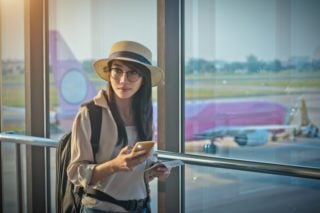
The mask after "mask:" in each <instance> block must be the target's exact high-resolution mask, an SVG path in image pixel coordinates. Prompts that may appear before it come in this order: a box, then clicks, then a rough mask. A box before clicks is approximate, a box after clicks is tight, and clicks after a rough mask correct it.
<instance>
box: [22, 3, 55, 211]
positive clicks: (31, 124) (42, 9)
mask: <svg viewBox="0 0 320 213" xmlns="http://www.w3.org/2000/svg"><path fill="white" fill-rule="evenodd" d="M47 1H48V0H26V1H25V72H26V74H25V79H26V80H25V92H26V94H25V96H26V98H25V100H26V105H25V107H26V133H27V134H28V135H31V136H40V137H45V136H47V133H48V129H47V128H48V127H47V125H46V123H47V117H48V115H46V112H47V106H48V104H47V100H48V95H49V94H48V91H47V89H45V88H46V84H48V79H47V76H46V72H47V70H46V67H47V64H48V59H47V49H48V48H47V42H46V41H47V39H46V36H47V34H46V33H45V32H46V31H47V23H46V22H47V12H46V11H47V9H46V8H47ZM26 152H27V153H26V156H27V159H26V160H27V161H26V162H27V164H26V166H27V181H26V183H27V209H28V212H32V213H34V212H41V213H43V212H47V211H48V209H47V207H48V205H47V199H46V198H47V193H46V192H47V189H48V186H47V181H46V175H45V172H46V168H45V167H46V166H45V164H46V159H45V149H44V147H34V146H27V147H26Z"/></svg>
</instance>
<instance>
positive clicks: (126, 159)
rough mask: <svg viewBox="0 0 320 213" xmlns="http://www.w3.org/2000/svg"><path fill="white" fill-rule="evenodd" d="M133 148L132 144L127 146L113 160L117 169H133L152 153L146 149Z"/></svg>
mask: <svg viewBox="0 0 320 213" xmlns="http://www.w3.org/2000/svg"><path fill="white" fill-rule="evenodd" d="M131 150H132V147H131V146H125V147H124V148H122V149H121V151H120V152H119V154H118V156H117V157H116V158H115V159H113V160H112V164H113V165H114V168H115V169H116V170H117V171H132V169H133V168H134V167H136V166H137V165H139V164H141V163H143V162H144V161H145V160H146V159H147V158H148V157H149V155H150V152H146V151H144V150H142V151H138V152H132V151H131Z"/></svg>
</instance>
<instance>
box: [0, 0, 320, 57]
mask: <svg viewBox="0 0 320 213" xmlns="http://www.w3.org/2000/svg"><path fill="white" fill-rule="evenodd" d="M0 1H1V13H0V15H1V36H2V37H1V54H2V58H3V59H6V58H23V54H24V51H23V45H24V43H23V41H24V39H23V32H24V29H23V27H24V25H23V21H24V20H23V14H24V13H23V0H0ZM156 7H157V1H156V0H135V1H132V0H120V1H119V0H91V1H89V0H56V1H53V0H50V7H49V8H50V10H49V23H50V29H55V30H58V31H59V32H60V33H61V35H62V36H63V37H64V39H65V41H66V42H67V43H68V44H69V46H70V48H71V50H72V51H73V53H74V55H75V56H76V57H77V58H78V59H79V60H83V59H92V58H94V59H96V58H102V57H106V56H107V54H108V50H109V48H110V47H111V45H112V43H113V42H115V41H117V40H124V39H125V40H135V41H138V42H141V43H143V44H145V45H146V46H148V47H149V48H150V49H151V50H152V52H153V55H154V57H153V60H156V58H157V56H156V47H157V8H156ZM185 11H186V12H185V14H186V17H185V35H186V38H185V41H186V43H185V47H186V49H185V55H186V58H191V57H193V58H203V59H206V60H227V61H244V60H246V58H247V57H248V56H249V55H251V54H254V55H256V56H257V57H258V58H259V59H261V60H274V59H281V60H286V59H288V57H290V56H308V57H319V58H320V22H319V21H318V20H320V13H319V12H318V11H320V1H318V0H291V1H290V0H284V1H277V0H268V1H265V0H237V1H235V0H215V1H214V0H186V1H185ZM16 14H20V15H16Z"/></svg>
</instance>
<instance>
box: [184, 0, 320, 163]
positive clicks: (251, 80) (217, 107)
mask: <svg viewBox="0 0 320 213" xmlns="http://www.w3.org/2000/svg"><path fill="white" fill-rule="evenodd" d="M319 7H320V4H319V2H318V1H315V0H308V1H299V0H294V1H286V2H282V1H281V2H280V1H275V0H273V1H268V2H265V1H249V0H242V1H237V2H235V1H229V0H227V1H225V0H216V1H210V0H202V1H199V0H195V1H191V0H188V1H186V2H185V8H184V9H185V58H184V63H185V64H184V67H185V100H186V101H185V106H184V107H185V123H184V127H185V135H184V137H185V150H186V151H187V152H192V153H198V154H205V155H214V156H222V157H230V158H239V159H250V160H259V161H264V162H275V163H286V164H295V165H304V166H316V167H320V159H319V157H318V156H319V152H320V146H319V144H320V143H319V142H320V139H319V136H320V134H319V126H320V109H319V106H320V87H319V85H320V39H319V38H320V28H319V24H318V21H317V20H319V18H320V17H319V13H318V10H317V9H318V8H319Z"/></svg>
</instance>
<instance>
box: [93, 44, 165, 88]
mask: <svg viewBox="0 0 320 213" xmlns="http://www.w3.org/2000/svg"><path fill="white" fill-rule="evenodd" d="M115 59H116V60H122V61H132V62H136V63H139V64H142V65H144V66H146V67H147V68H148V69H149V70H150V73H151V79H152V86H158V85H159V84H160V83H161V81H162V80H163V77H164V73H163V70H162V69H160V68H159V67H156V66H152V65H151V59H152V53H151V51H150V50H149V49H148V48H147V47H145V46H144V45H142V44H140V43H137V42H134V41H118V42H116V43H114V44H113V45H112V47H111V49H110V51H109V57H108V58H103V59H99V60H97V61H96V62H95V63H94V64H93V66H94V68H95V70H96V72H97V74H98V75H99V76H100V77H101V78H102V79H104V80H106V81H107V80H108V79H107V76H108V74H107V73H106V72H105V69H104V68H105V67H106V66H108V62H109V61H110V60H115Z"/></svg>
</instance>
